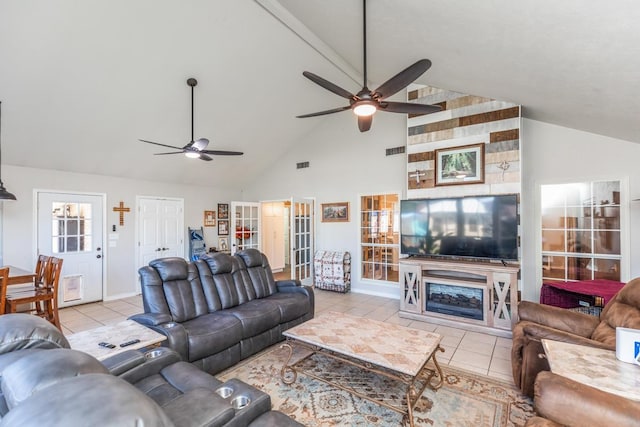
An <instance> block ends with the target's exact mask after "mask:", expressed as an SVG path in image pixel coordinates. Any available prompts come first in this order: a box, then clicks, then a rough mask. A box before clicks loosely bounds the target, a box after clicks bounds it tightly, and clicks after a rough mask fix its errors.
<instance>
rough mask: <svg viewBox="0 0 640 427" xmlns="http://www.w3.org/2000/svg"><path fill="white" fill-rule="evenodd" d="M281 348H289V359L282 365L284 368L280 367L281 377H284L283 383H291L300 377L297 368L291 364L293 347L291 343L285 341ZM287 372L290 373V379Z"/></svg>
mask: <svg viewBox="0 0 640 427" xmlns="http://www.w3.org/2000/svg"><path fill="white" fill-rule="evenodd" d="M280 348H287V349H289V355H288V356H287V360H286V361H285V362H284V365H282V369H280V378H282V382H283V383H285V384H286V385H290V384H293V383H294V382H296V379H297V378H298V373H297V372H296V370H295V369H294V368H293V367H291V366H289V362H290V361H291V356H293V347H292V346H291V344H289V343H284V344H282V345H281V346H280ZM287 372H288V373H289V374H290V378H289V379H287Z"/></svg>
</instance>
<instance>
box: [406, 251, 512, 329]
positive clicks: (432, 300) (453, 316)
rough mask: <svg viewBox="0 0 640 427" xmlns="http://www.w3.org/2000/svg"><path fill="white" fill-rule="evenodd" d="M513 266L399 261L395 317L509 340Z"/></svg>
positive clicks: (413, 259) (482, 263)
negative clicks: (398, 303) (400, 292)
mask: <svg viewBox="0 0 640 427" xmlns="http://www.w3.org/2000/svg"><path fill="white" fill-rule="evenodd" d="M519 271H520V267H519V265H517V264H507V263H501V262H499V263H495V262H470V261H458V260H455V261H453V260H441V259H431V258H408V259H403V260H400V285H401V289H402V296H401V299H400V311H399V313H398V315H399V316H400V317H404V318H409V319H414V320H423V321H428V322H432V323H437V324H443V325H447V326H453V327H456V328H460V327H462V328H464V329H468V330H472V331H477V332H484V333H489V334H492V335H497V336H502V337H507V338H510V337H511V329H512V327H513V325H514V324H515V322H516V321H517V318H518V314H517V304H518V272H519Z"/></svg>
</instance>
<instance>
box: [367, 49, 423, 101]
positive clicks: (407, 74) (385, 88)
mask: <svg viewBox="0 0 640 427" xmlns="http://www.w3.org/2000/svg"><path fill="white" fill-rule="evenodd" d="M430 67H431V61H429V60H428V59H421V60H420V61H418V62H416V63H415V64H413V65H410V66H408V67H407V68H405V69H404V70H402V71H400V72H399V73H398V74H396V75H395V76H393V77H391V78H390V79H389V80H387V81H386V82H384V83H382V85H380V87H379V88H378V89H376V90H375V91H373V93H374V94H377V96H378V97H379V99H383V98H388V97H390V96H391V95H393V94H395V93H398V92H399V91H401V90H402V89H404V88H405V87H407V86H409V84H411V83H413V81H414V80H415V79H417V78H418V77H420V76H421V75H422V74H423V73H424V72H425V71H427V70H428V69H429V68H430Z"/></svg>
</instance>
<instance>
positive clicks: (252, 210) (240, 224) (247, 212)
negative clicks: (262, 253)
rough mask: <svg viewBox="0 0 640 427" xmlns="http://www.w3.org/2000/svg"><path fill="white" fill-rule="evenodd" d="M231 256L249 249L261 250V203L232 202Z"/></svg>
mask: <svg viewBox="0 0 640 427" xmlns="http://www.w3.org/2000/svg"><path fill="white" fill-rule="evenodd" d="M230 219H231V221H230V223H231V226H230V229H229V241H230V243H231V255H233V254H235V253H236V252H238V251H241V250H243V249H248V248H254V249H258V250H260V238H261V235H260V203H254V202H231V213H230Z"/></svg>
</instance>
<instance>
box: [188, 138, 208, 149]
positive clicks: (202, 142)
mask: <svg viewBox="0 0 640 427" xmlns="http://www.w3.org/2000/svg"><path fill="white" fill-rule="evenodd" d="M207 145H209V140H208V139H207V138H200V139H197V140H195V141H193V143H192V144H191V146H192V147H193V148H195V149H197V150H198V151H202V150H204V149H205V148H207Z"/></svg>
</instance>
